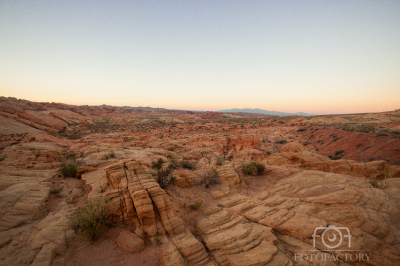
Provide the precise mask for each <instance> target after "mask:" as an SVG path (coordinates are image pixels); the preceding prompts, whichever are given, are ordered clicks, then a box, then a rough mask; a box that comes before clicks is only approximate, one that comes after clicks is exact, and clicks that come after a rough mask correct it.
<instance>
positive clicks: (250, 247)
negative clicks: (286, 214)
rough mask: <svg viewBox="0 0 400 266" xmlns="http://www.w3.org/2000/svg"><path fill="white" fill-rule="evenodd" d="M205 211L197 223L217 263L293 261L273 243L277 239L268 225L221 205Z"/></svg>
mask: <svg viewBox="0 0 400 266" xmlns="http://www.w3.org/2000/svg"><path fill="white" fill-rule="evenodd" d="M205 214H206V215H207V217H206V218H203V219H201V220H199V221H198V223H197V227H198V228H199V230H200V232H201V233H202V235H203V239H204V242H205V243H206V246H207V248H208V249H209V250H210V251H211V252H212V254H213V256H214V258H215V260H216V261H217V262H218V264H219V265H224V266H225V265H231V266H234V265H237V266H239V265H240V266H242V265H292V262H291V260H290V259H289V258H288V257H287V256H286V255H285V254H283V253H282V252H280V251H278V249H277V247H276V246H275V245H276V244H277V241H278V240H277V238H276V237H275V235H274V234H273V233H272V229H271V228H270V227H267V226H264V225H261V224H257V223H251V222H249V221H248V220H247V219H245V218H244V217H243V216H240V215H238V214H236V213H235V212H234V211H232V210H229V209H222V208H220V207H210V208H208V209H207V210H205Z"/></svg>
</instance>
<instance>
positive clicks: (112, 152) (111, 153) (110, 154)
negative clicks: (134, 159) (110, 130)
mask: <svg viewBox="0 0 400 266" xmlns="http://www.w3.org/2000/svg"><path fill="white" fill-rule="evenodd" d="M110 158H115V153H114V151H113V150H111V151H110V152H109V153H106V154H104V159H105V160H108V159H110Z"/></svg>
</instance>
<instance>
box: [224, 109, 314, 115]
mask: <svg viewBox="0 0 400 266" xmlns="http://www.w3.org/2000/svg"><path fill="white" fill-rule="evenodd" d="M217 112H221V113H254V114H264V115H278V116H286V115H301V116H313V114H306V113H302V112H298V113H284V112H277V111H267V110H263V109H251V108H244V109H237V108H234V109H226V110H219V111H217Z"/></svg>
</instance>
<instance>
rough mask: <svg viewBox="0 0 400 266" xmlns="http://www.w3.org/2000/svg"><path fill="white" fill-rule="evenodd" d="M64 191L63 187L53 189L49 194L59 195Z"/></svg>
mask: <svg viewBox="0 0 400 266" xmlns="http://www.w3.org/2000/svg"><path fill="white" fill-rule="evenodd" d="M62 189H63V188H62V187H60V188H54V187H51V188H50V190H49V194H58V193H60V192H61V190H62Z"/></svg>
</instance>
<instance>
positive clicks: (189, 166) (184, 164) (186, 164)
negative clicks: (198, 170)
mask: <svg viewBox="0 0 400 266" xmlns="http://www.w3.org/2000/svg"><path fill="white" fill-rule="evenodd" d="M180 165H181V167H182V168H185V169H190V170H193V169H194V164H193V163H191V162H189V161H186V160H182V161H181V163H180Z"/></svg>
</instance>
